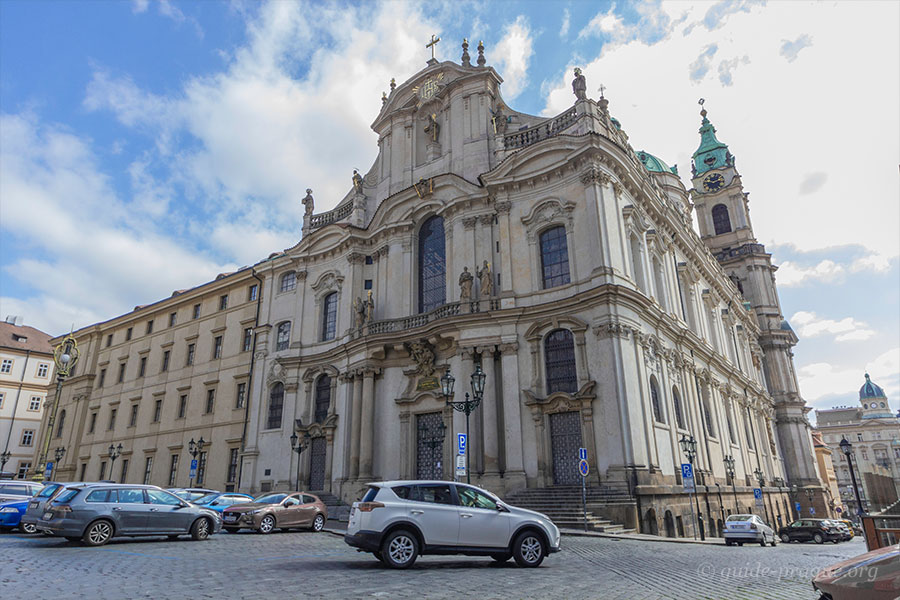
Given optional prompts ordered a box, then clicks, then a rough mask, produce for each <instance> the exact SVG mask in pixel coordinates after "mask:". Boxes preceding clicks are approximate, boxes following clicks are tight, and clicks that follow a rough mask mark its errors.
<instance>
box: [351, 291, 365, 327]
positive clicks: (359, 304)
mask: <svg viewBox="0 0 900 600" xmlns="http://www.w3.org/2000/svg"><path fill="white" fill-rule="evenodd" d="M353 314H354V317H355V319H356V328H357V329H361V328H362V326H363V325H364V324H365V322H366V307H365V304H364V303H363V301H362V298H360V297H359V296H357V297H356V300H354V301H353Z"/></svg>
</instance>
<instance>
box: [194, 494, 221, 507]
mask: <svg viewBox="0 0 900 600" xmlns="http://www.w3.org/2000/svg"><path fill="white" fill-rule="evenodd" d="M218 497H219V494H207V495H205V496H202V497H200V498H197V499H196V500H194V501H193V502H194V504H201V505H203V504H209V503H210V502H212V501H213V500H215V499H216V498H218Z"/></svg>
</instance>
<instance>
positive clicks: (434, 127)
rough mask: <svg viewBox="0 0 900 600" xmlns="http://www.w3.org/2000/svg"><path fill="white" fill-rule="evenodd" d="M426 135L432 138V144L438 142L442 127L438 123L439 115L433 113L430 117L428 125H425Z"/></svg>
mask: <svg viewBox="0 0 900 600" xmlns="http://www.w3.org/2000/svg"><path fill="white" fill-rule="evenodd" d="M425 133H427V134H428V136H429V137H430V138H431V141H432V142H436V141H438V135H440V133H441V125H440V123H438V122H437V115H436V114H434V113H431V114H430V115H428V124H427V125H425Z"/></svg>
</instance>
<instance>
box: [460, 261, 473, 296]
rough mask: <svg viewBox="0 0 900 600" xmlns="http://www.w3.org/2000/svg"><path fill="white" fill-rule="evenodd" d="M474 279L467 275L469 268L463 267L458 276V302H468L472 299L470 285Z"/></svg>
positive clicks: (469, 274)
mask: <svg viewBox="0 0 900 600" xmlns="http://www.w3.org/2000/svg"><path fill="white" fill-rule="evenodd" d="M474 282H475V278H474V277H473V276H472V274H471V273H469V267H463V272H462V273H460V274H459V301H460V302H468V301H469V300H471V299H472V284H473V283H474Z"/></svg>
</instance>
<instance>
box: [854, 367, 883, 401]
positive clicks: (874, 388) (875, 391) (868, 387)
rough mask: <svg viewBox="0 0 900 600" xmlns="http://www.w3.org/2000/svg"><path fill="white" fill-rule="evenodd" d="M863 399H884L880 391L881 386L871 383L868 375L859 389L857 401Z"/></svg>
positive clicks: (881, 390)
mask: <svg viewBox="0 0 900 600" xmlns="http://www.w3.org/2000/svg"><path fill="white" fill-rule="evenodd" d="M865 398H885V395H884V390H883V389H881V386H879V385H876V384H875V383H872V380H871V379H869V374H868V373H866V382H865V383H864V384H863V386H862V387H861V388H859V399H860V400H863V399H865Z"/></svg>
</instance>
